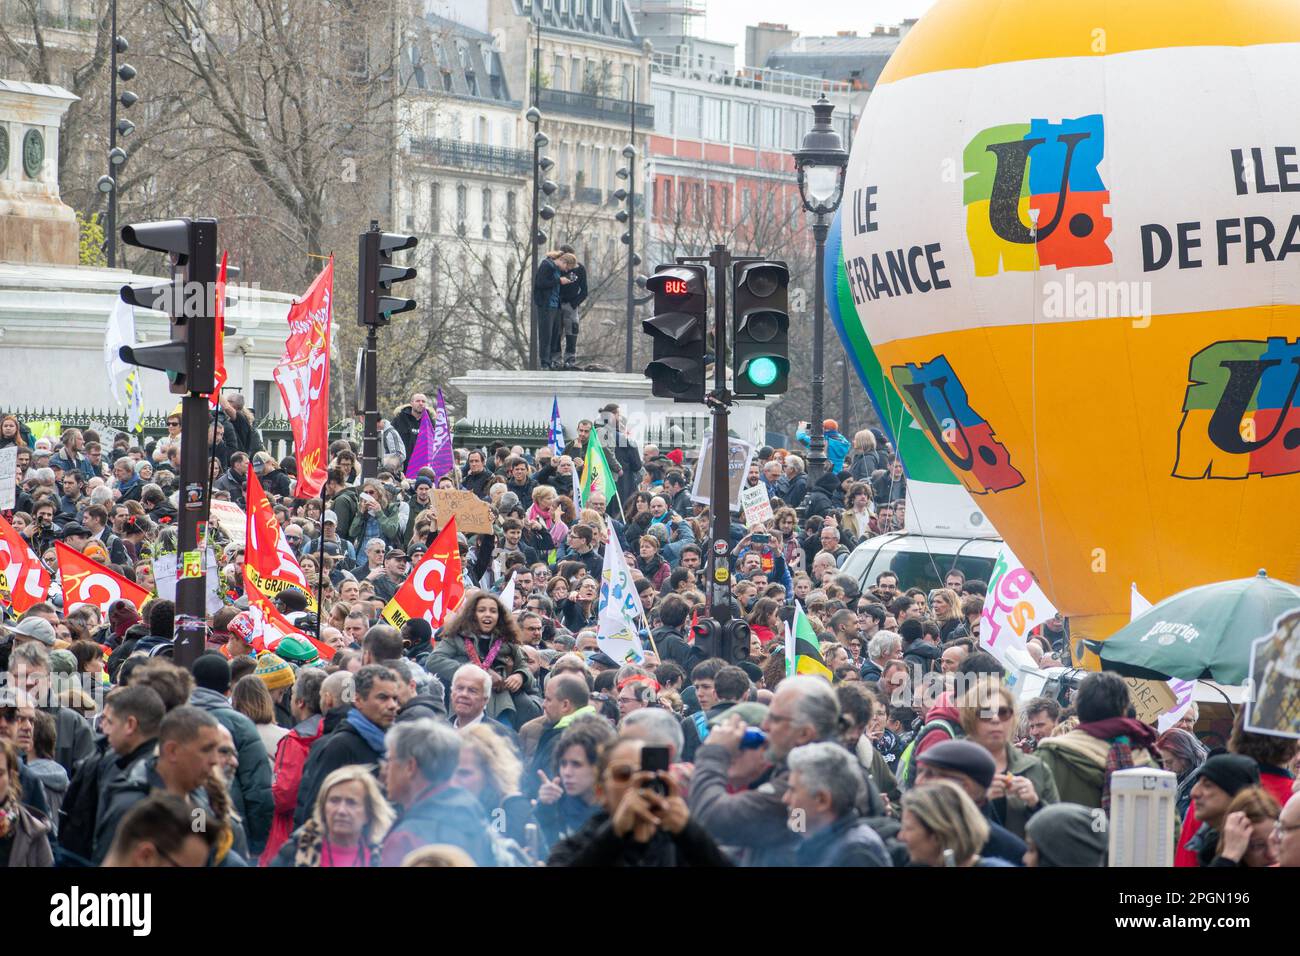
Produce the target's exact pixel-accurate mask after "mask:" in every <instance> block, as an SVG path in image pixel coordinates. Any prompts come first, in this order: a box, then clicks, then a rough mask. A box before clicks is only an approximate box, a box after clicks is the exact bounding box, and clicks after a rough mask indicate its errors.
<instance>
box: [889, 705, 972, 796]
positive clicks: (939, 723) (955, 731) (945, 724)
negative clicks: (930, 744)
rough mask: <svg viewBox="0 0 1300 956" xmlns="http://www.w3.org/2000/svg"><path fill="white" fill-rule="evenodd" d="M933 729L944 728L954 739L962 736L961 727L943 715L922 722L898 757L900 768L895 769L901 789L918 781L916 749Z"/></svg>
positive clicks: (907, 788)
mask: <svg viewBox="0 0 1300 956" xmlns="http://www.w3.org/2000/svg"><path fill="white" fill-rule="evenodd" d="M932 730H942V731H943V732H944V733H946V734H947V735H948V736H949V737H950V738H951V739H953V740H957V739H958V738H959V737H961V736H962V733H961V727H959V726H958V725H957V724H954V723H953V722H952V721H951V720H945V719H944V718H942V717H936V718H935V719H934V720H931V721H928V722H926V723H925V724H922V725H921V729H920V730H918V731H917V732H916V735H915V736H913V737H912V742H911V743H909V744H908V745H907V749H905V750H904V751H903V755H902V756H901V757H899V758H898V770H897V771H895V776H896V777H897V778H898V789H899V790H910V789H911V788H912V786H913V785H914V784H915V783H916V751H917V748H918V747H920V746H921V741H922V740H924V739H925V737H926V735H927V734H929V733H930V731H932Z"/></svg>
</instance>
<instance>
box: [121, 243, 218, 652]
mask: <svg viewBox="0 0 1300 956" xmlns="http://www.w3.org/2000/svg"><path fill="white" fill-rule="evenodd" d="M122 242H123V243H125V244H126V245H129V246H136V247H138V248H142V249H151V250H154V251H157V252H165V253H168V254H169V255H171V256H172V257H173V259H172V261H173V263H174V265H173V267H172V279H171V281H170V282H168V283H158V284H155V285H153V286H141V287H133V286H123V287H122V291H121V295H122V299H123V301H125V302H129V303H130V304H132V305H134V306H138V307H141V308H149V309H161V310H163V311H166V312H167V313H168V314H169V315H170V317H171V321H172V329H171V340H170V341H169V342H166V343H160V344H158V345H150V346H139V347H135V346H130V345H127V346H123V347H122V349H121V356H122V360H123V361H125V362H128V363H130V364H132V365H139V366H141V367H143V368H152V369H158V370H160V371H165V372H167V373H168V375H169V377H170V378H171V391H172V392H173V393H174V394H178V395H182V396H183V398H182V399H181V476H180V477H181V490H180V502H179V505H180V507H179V509H178V510H179V515H178V521H177V524H178V528H177V531H178V535H177V551H178V552H179V553H178V555H177V562H178V564H180V565H181V566H183V565H184V561H185V555H186V554H188V553H191V552H199V553H200V558H199V567H200V568H201V567H202V566H203V559H202V556H201V548H200V545H201V544H202V543H203V542H201V541H200V538H201V535H200V525H204V526H205V527H206V524H207V521H208V512H209V491H208V478H209V471H208V451H209V440H208V423H209V421H210V419H209V417H208V397H207V396H208V395H209V394H210V393H212V392H213V390H214V389H215V387H216V383H215V382H214V380H213V374H214V371H215V364H216V328H215V320H216V294H217V288H216V285H217V221H216V220H215V219H194V220H191V219H171V220H166V221H163V222H152V223H139V224H136V225H130V226H125V227H123V229H122ZM200 291H201V293H202V294H201V295H195V294H191V293H192V292H200ZM195 303H197V306H196V305H195ZM205 582H206V576H205V575H203V574H200V575H199V576H197V577H181V578H180V579H179V580H178V581H177V582H176V630H175V646H174V648H173V660H174V661H175V662H176V663H177V664H178V665H180V666H181V667H186V668H188V667H189V666H190V665H191V664H193V663H194V661H195V660H197V659H198V657H199V655H200V654H202V653H203V651H204V647H205V645H206V624H205V619H206V616H207V602H206V595H205V591H206V588H205Z"/></svg>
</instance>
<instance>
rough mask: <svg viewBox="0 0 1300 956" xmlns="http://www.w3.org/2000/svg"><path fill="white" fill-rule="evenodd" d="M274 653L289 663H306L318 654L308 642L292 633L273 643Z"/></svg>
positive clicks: (314, 658)
mask: <svg viewBox="0 0 1300 956" xmlns="http://www.w3.org/2000/svg"><path fill="white" fill-rule="evenodd" d="M275 653H276V654H277V655H278V656H280V657H281V658H283V659H284V660H286V661H289V662H290V663H291V664H308V663H310V662H312V661H314V660H316V659H317V658H318V657H319V656H320V655H319V654H318V653H317V652H316V648H314V647H312V645H311V644H310V643H308V642H307V641H305V640H303V639H302V638H300V637H293V636H292V635H290V636H288V637H285V638H283V639H282V640H281V641H280V642H279V643H278V644H276V645H275Z"/></svg>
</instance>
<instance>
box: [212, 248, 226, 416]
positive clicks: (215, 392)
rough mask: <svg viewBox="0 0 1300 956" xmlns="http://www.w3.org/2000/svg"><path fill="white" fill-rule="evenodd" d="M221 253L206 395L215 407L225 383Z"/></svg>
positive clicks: (223, 280) (223, 264) (224, 276)
mask: <svg viewBox="0 0 1300 956" xmlns="http://www.w3.org/2000/svg"><path fill="white" fill-rule="evenodd" d="M228 255H229V253H227V252H223V253H221V271H220V272H219V273H217V289H216V299H215V300H214V302H213V305H212V311H213V315H215V316H216V322H215V323H214V324H215V325H216V327H217V343H216V348H215V349H214V350H213V352H212V394H211V395H210V396H208V406H209V407H210V408H216V407H217V406H218V405H220V404H221V386H223V385H225V384H226V257H227V256H228Z"/></svg>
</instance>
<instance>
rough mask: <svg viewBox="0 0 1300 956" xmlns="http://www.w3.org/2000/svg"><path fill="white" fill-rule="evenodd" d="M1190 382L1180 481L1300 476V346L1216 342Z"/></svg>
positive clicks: (1199, 357) (1199, 356) (1193, 367)
mask: <svg viewBox="0 0 1300 956" xmlns="http://www.w3.org/2000/svg"><path fill="white" fill-rule="evenodd" d="M1187 377H1188V381H1189V382H1190V383H1191V384H1190V385H1188V387H1187V396H1186V398H1185V399H1184V401H1183V420H1182V423H1181V424H1180V426H1179V428H1178V457H1177V459H1176V460H1175V462H1174V472H1173V473H1174V477H1176V478H1191V479H1200V478H1237V479H1240V478H1245V477H1247V476H1248V475H1259V476H1261V477H1264V478H1271V477H1275V476H1277V475H1289V474H1295V473H1297V472H1300V408H1298V407H1297V406H1296V397H1297V394H1300V339H1297V340H1294V341H1290V342H1288V341H1287V340H1286V339H1284V338H1280V337H1279V338H1270V339H1268V340H1267V341H1264V342H1259V341H1232V342H1216V343H1214V344H1213V345H1210V346H1208V347H1207V348H1204V349H1201V351H1199V352H1197V353H1196V354H1195V355H1194V356H1192V360H1191V364H1190V367H1189V369H1188V373H1187Z"/></svg>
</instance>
